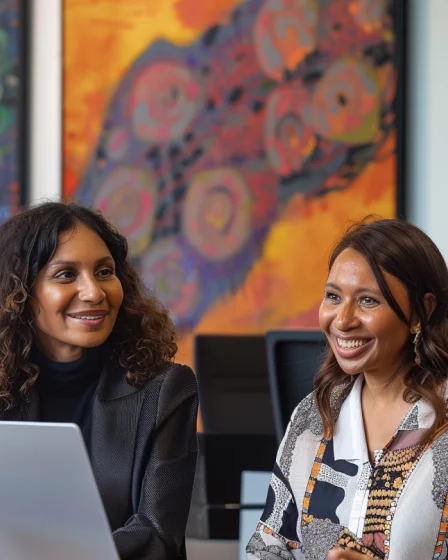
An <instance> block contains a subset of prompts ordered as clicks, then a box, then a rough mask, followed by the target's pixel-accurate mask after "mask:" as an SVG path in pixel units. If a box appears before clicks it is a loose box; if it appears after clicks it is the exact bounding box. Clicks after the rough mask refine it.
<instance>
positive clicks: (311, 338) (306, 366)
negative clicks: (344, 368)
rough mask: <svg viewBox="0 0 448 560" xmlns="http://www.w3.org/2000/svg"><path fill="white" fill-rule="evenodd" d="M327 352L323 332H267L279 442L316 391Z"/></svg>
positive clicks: (267, 348)
mask: <svg viewBox="0 0 448 560" xmlns="http://www.w3.org/2000/svg"><path fill="white" fill-rule="evenodd" d="M325 349H326V341H325V336H324V335H323V334H322V333H321V332H320V331H316V330H312V331H311V330H309V331H302V330H301V331H287V330H280V331H268V332H267V333H266V354H267V363H268V373H269V384H270V390H271V399H272V408H273V412H274V421H275V430H276V435H277V441H278V442H279V443H280V441H281V440H282V438H283V435H284V433H285V431H286V427H287V425H288V422H289V419H290V418H291V414H292V412H293V411H294V409H295V407H296V406H297V405H298V404H299V402H300V401H301V400H303V399H304V398H305V397H306V396H307V395H309V393H311V392H312V391H313V388H314V375H315V373H316V371H317V370H318V368H319V366H320V364H321V363H322V360H323V357H324V353H325Z"/></svg>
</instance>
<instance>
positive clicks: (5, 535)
mask: <svg viewBox="0 0 448 560" xmlns="http://www.w3.org/2000/svg"><path fill="white" fill-rule="evenodd" d="M0 551H1V557H2V558H8V560H30V559H33V560H62V559H64V560H80V559H81V558H82V559H83V560H118V554H117V551H116V549H115V545H114V542H113V538H112V534H111V531H110V528H109V524H108V521H107V517H106V513H105V511H104V508H103V504H102V502H101V497H100V494H99V491H98V488H97V486H96V483H95V479H94V476H93V472H92V469H91V466H90V461H89V458H88V455H87V451H86V448H85V445H84V440H83V438H82V435H81V431H80V429H79V428H78V426H76V425H75V424H46V423H34V422H0Z"/></svg>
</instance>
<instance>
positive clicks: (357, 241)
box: [315, 216, 448, 439]
mask: <svg viewBox="0 0 448 560" xmlns="http://www.w3.org/2000/svg"><path fill="white" fill-rule="evenodd" d="M348 248H351V249H354V250H355V251H357V252H358V253H361V255H362V256H363V257H364V258H365V259H366V261H367V262H368V264H369V266H370V268H371V269H372V272H373V273H374V275H375V278H376V281H377V282H378V286H379V288H380V290H381V292H382V294H383V296H384V298H385V299H386V301H387V302H388V304H389V305H390V307H391V308H392V309H393V310H394V311H395V313H396V315H397V316H398V317H399V318H400V319H401V321H403V323H405V324H407V325H408V327H409V329H411V327H412V326H413V325H412V324H411V322H413V324H415V323H417V322H418V321H420V323H421V330H422V340H421V343H420V345H419V354H420V357H421V364H420V365H417V364H415V365H414V366H413V367H412V368H411V369H410V370H409V371H408V372H407V373H406V374H405V376H404V384H405V387H406V389H405V393H404V395H403V397H404V399H405V400H406V401H407V402H415V401H416V400H417V399H418V398H420V397H423V398H425V399H426V400H428V401H429V402H430V403H431V405H432V406H433V408H434V411H435V421H434V424H433V426H432V428H431V430H429V432H428V434H427V435H426V436H425V438H424V439H429V438H430V437H431V435H432V434H434V433H435V432H437V430H438V429H439V428H440V427H441V426H442V425H443V424H444V423H445V422H446V403H445V398H444V396H443V394H442V393H441V387H442V386H443V384H444V383H446V381H447V379H448V269H447V265H446V263H445V260H444V258H443V256H442V254H441V253H440V251H439V249H438V248H437V247H436V245H435V244H434V242H433V241H432V240H431V239H430V238H429V237H428V236H427V235H426V234H425V233H424V232H423V231H422V230H421V229H419V228H418V227H416V226H414V225H412V224H409V223H407V222H405V221H402V220H393V219H389V220H387V219H379V218H377V217H375V216H367V217H366V218H365V219H364V220H363V221H362V222H358V223H355V224H353V225H352V226H351V227H350V228H349V229H348V231H347V232H346V234H345V235H344V236H343V237H342V239H341V240H340V241H339V243H338V244H337V245H336V247H335V248H334V249H333V252H332V253H331V256H330V260H329V265H328V269H329V270H330V269H331V267H332V266H333V264H334V262H335V260H336V259H337V257H338V256H339V255H340V254H341V253H342V251H344V249H348ZM384 272H387V273H389V274H391V275H393V276H395V277H396V278H398V279H399V280H400V281H401V282H402V283H403V284H404V286H405V287H406V289H407V293H408V297H409V302H410V305H411V314H410V317H406V315H405V314H404V312H403V310H402V309H401V308H400V306H399V305H398V303H397V301H396V300H395V299H394V297H393V295H392V293H391V291H390V289H389V286H388V284H387V282H386V279H385V277H384ZM427 293H432V294H434V295H435V297H436V307H435V309H434V312H433V313H432V315H431V316H430V317H428V316H427V314H426V311H425V306H424V296H425V294H427ZM413 359H414V348H413V344H412V335H411V332H410V331H409V340H408V343H407V346H406V348H405V355H404V356H403V366H404V365H405V363H408V362H409V361H413ZM356 377H357V376H352V378H351V380H350V382H349V383H348V384H347V374H346V373H345V372H344V371H343V370H342V369H341V367H340V366H339V364H338V362H337V360H336V357H335V355H334V354H333V351H332V350H331V348H328V350H327V356H326V360H325V361H324V363H323V364H322V366H321V368H320V369H319V371H318V372H317V374H316V378H315V388H316V399H317V403H318V407H319V411H320V414H321V417H322V421H323V424H324V428H325V430H326V432H327V433H329V434H332V433H333V431H334V426H335V421H334V418H333V414H332V410H331V405H330V396H331V394H332V392H333V390H334V389H335V387H337V386H341V385H346V387H345V391H344V392H345V393H346V394H348V392H349V391H350V389H351V387H352V385H353V383H354V381H355V380H356Z"/></svg>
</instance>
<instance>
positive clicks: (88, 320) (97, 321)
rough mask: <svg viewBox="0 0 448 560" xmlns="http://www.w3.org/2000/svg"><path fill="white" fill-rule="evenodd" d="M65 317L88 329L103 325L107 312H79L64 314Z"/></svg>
mask: <svg viewBox="0 0 448 560" xmlns="http://www.w3.org/2000/svg"><path fill="white" fill-rule="evenodd" d="M66 315H67V317H69V318H70V319H72V320H73V321H76V323H78V324H80V325H85V326H88V327H99V326H101V325H102V324H103V323H104V320H105V319H106V317H107V315H109V312H108V311H104V310H101V309H96V310H91V311H79V312H76V313H66Z"/></svg>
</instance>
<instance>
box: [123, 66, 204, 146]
mask: <svg viewBox="0 0 448 560" xmlns="http://www.w3.org/2000/svg"><path fill="white" fill-rule="evenodd" d="M202 101H203V92H202V88H201V85H200V84H199V82H198V81H197V80H196V78H195V76H194V75H193V73H192V72H190V70H189V69H188V68H187V67H186V66H183V65H182V64H178V63H175V62H159V63H156V64H152V65H150V66H148V67H146V68H145V69H144V70H143V71H142V72H141V73H140V74H138V75H137V77H136V78H135V80H134V83H133V86H132V89H131V94H130V110H131V119H132V127H133V130H134V131H135V134H136V135H137V136H138V137H139V138H140V139H141V140H144V141H155V142H166V141H169V140H173V139H176V138H179V137H180V136H182V134H183V133H184V132H185V130H186V129H187V128H188V126H189V125H190V124H191V123H192V121H193V119H194V117H195V116H196V114H197V113H198V111H199V109H200V107H201V105H202Z"/></svg>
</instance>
